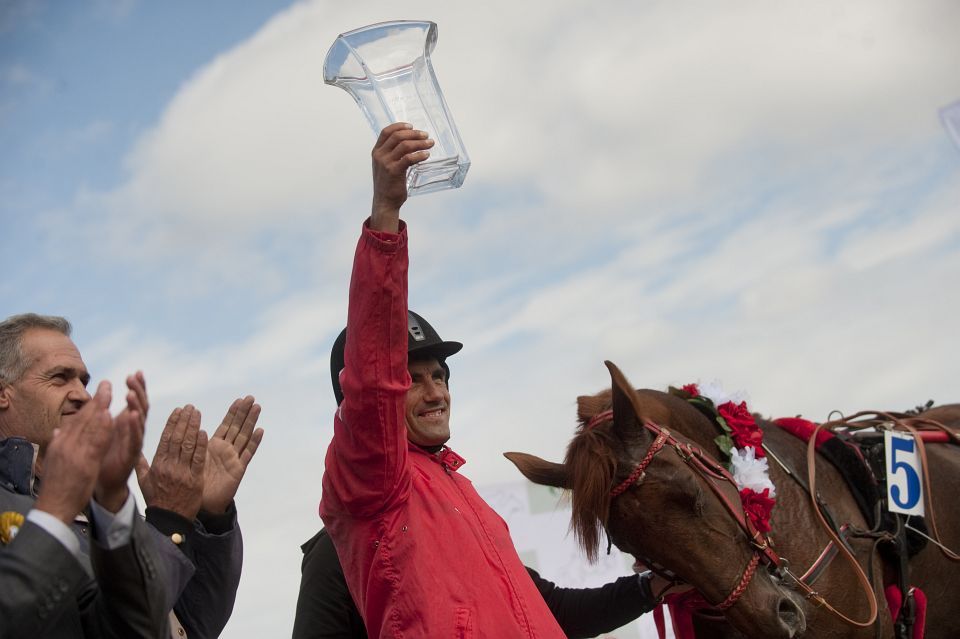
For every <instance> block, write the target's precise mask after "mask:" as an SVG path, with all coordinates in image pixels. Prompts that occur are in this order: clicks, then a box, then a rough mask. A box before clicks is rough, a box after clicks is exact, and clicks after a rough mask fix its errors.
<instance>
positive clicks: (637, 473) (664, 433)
mask: <svg viewBox="0 0 960 639" xmlns="http://www.w3.org/2000/svg"><path fill="white" fill-rule="evenodd" d="M669 436H670V431H668V430H667V429H666V428H664V429H662V430H661V431H660V434H659V435H657V438H656V439H655V440H654V441H653V444H652V445H651V446H650V448H649V449H648V450H647V454H646V455H644V456H643V459H641V460H640V463H639V464H637V467H636V468H634V469H633V472H632V473H630V476H629V477H627V478H626V479H624V480H623V481H622V482H621V483H620V484H619V485H618V486H617V487H616V488H614V489H613V490H611V491H610V497H611V499H612V498H614V497H618V496H620V494H621V493H623V492H624V491H626V490H627V489H628V488H630V486H633V483H634V482H635V481H637V479H639V478H640V477H641V476H642V475H643V471H644V470H646V468H647V466H649V465H650V462H652V461H653V458H654V456H655V455H656V454H657V453H659V452H660V449H661V448H663V443H664V442H665V441H667V438H668V437H669Z"/></svg>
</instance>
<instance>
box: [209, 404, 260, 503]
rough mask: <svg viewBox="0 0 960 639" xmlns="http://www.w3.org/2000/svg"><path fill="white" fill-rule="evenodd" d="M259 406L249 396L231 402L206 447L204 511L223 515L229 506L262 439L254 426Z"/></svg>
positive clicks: (258, 416) (258, 429)
mask: <svg viewBox="0 0 960 639" xmlns="http://www.w3.org/2000/svg"><path fill="white" fill-rule="evenodd" d="M259 418H260V405H259V404H255V403H254V399H253V397H252V396H250V395H247V396H246V397H244V398H243V399H237V400H234V402H233V403H232V404H231V405H230V409H229V410H228V411H227V414H226V415H225V416H224V417H223V421H222V422H221V423H220V427H219V428H217V431H216V432H215V433H214V434H213V437H211V438H210V442H209V445H208V446H207V463H206V468H205V470H204V477H203V509H204V510H206V511H208V512H211V513H223V512H225V511H226V510H227V507H229V506H230V502H231V501H233V498H234V496H235V495H236V494H237V489H238V488H239V487H240V480H242V479H243V475H244V473H245V472H246V471H247V466H248V465H249V464H250V460H251V459H253V456H254V454H255V453H256V452H257V447H258V446H260V441H261V440H262V439H263V429H262V428H257V429H254V427H255V426H256V425H257V420H258V419H259Z"/></svg>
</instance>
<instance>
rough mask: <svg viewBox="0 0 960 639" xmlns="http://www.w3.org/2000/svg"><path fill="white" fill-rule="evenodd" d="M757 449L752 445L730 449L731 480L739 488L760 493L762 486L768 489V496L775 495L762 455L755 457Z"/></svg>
mask: <svg viewBox="0 0 960 639" xmlns="http://www.w3.org/2000/svg"><path fill="white" fill-rule="evenodd" d="M756 453H757V451H755V450H754V448H753V446H747V447H746V448H743V449H740V448H731V449H730V464H731V466H733V480H734V481H735V482H737V486H739V487H740V488H741V489H743V488H749V489H751V490H752V491H753V492H755V493H762V492H763V489H764V488H769V489H770V493H769V495H770V498H771V499H772V498H773V497H776V495H777V491H776V488H775V487H774V485H773V482H772V481H770V475H769V467H768V465H767V460H766V458H764V457H761V458H760V459H757V456H756Z"/></svg>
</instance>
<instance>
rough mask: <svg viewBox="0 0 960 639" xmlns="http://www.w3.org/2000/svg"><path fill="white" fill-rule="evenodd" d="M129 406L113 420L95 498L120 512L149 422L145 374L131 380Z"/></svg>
mask: <svg viewBox="0 0 960 639" xmlns="http://www.w3.org/2000/svg"><path fill="white" fill-rule="evenodd" d="M127 389H128V391H127V405H126V407H124V409H123V410H122V411H120V414H118V415H117V416H116V417H114V418H113V429H112V430H113V438H112V440H111V442H110V446H109V448H108V449H107V451H106V454H105V455H104V457H103V461H102V462H101V465H100V475H99V476H98V477H97V485H96V490H95V491H94V497H95V498H96V500H97V503H98V504H100V505H101V506H103V507H104V508H106V509H107V510H109V511H110V512H117V511H118V510H120V508H121V506H123V504H124V502H125V501H126V500H127V495H128V494H129V491H128V490H127V480H128V479H129V478H130V471H132V470H133V468H134V465H135V464H136V463H137V460H138V459H139V458H140V457H141V452H140V451H141V449H142V447H143V432H144V428H145V426H146V422H147V411H148V410H149V407H150V405H149V402H148V401H147V382H146V380H145V379H144V377H143V373H142V372H141V371H137V372H136V374H134V375H129V376H128V377H127Z"/></svg>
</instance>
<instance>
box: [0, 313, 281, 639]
mask: <svg viewBox="0 0 960 639" xmlns="http://www.w3.org/2000/svg"><path fill="white" fill-rule="evenodd" d="M70 332H71V327H70V324H69V322H67V321H66V320H65V319H63V318H61V317H52V316H42V315H35V314H24V315H16V316H13V317H10V318H8V319H6V320H4V321H2V322H0V513H4V511H6V514H5V515H4V516H6V517H7V519H8V520H10V521H12V522H13V523H14V525H18V524H19V523H20V521H19V520H18V519H23V517H24V516H26V517H27V518H38V517H39V518H40V519H43V516H42V514H37V515H34V514H30V513H31V512H32V511H31V509H32V508H34V501H36V500H37V499H38V492H39V491H40V490H41V489H42V487H43V486H46V485H47V483H48V481H49V478H48V477H47V464H46V456H47V452H48V450H49V449H50V445H51V443H52V441H53V439H54V437H53V433H54V432H56V431H57V429H62V428H64V426H65V425H66V424H68V423H69V422H70V421H71V420H74V419H75V417H74V416H75V415H76V414H78V413H79V412H80V411H81V410H83V409H84V408H85V406H86V405H87V404H88V403H89V401H90V395H89V393H87V390H86V384H87V382H88V380H89V373H88V372H87V369H86V366H85V364H84V362H83V359H82V358H81V357H80V353H79V351H78V350H77V347H76V346H75V345H74V343H73V342H72V341H71V339H70ZM127 386H128V389H129V392H128V394H127V408H126V409H125V410H124V411H123V412H122V413H121V414H120V415H119V416H118V417H117V418H116V419H115V420H114V422H113V423H114V424H115V425H116V424H119V423H121V422H123V421H124V420H127V421H130V420H132V421H133V422H135V424H136V426H137V428H138V429H139V431H140V432H141V439H142V430H143V424H144V420H145V418H146V414H147V410H148V401H147V393H146V383H145V380H144V377H143V374H142V373H139V372H138V373H136V374H135V375H131V376H129V377H128V378H127ZM259 414H260V407H259V406H258V405H257V404H255V403H254V400H253V398H252V397H249V396H248V397H246V398H243V399H238V400H237V401H235V402H234V403H233V405H232V406H231V407H230V410H229V411H228V412H227V415H226V416H225V417H224V420H223V422H222V423H221V424H220V427H219V428H218V429H217V430H216V432H215V433H214V434H213V435H212V436H211V437H210V438H209V441H208V438H207V435H206V433H205V432H203V431H202V430H200V413H199V411H197V410H196V409H194V408H193V407H192V406H189V405H188V406H186V407H183V408H178V409H176V410H174V411H173V413H172V414H171V416H170V419H169V420H168V421H167V425H166V427H165V429H164V433H163V436H161V439H160V446H159V447H158V450H157V453H156V455H155V457H154V459H153V464H152V465H151V464H148V463H147V461H146V459H145V458H144V457H143V456H142V454H141V452H140V448H139V446H138V448H137V450H136V453H135V455H134V464H135V465H136V470H137V475H138V480H139V481H140V485H141V489H142V490H143V493H144V497H145V499H146V502H147V511H146V521H147V523H148V525H147V526H142V527H143V528H144V529H145V531H146V533H145V534H148V535H149V536H150V537H151V538H152V541H153V546H154V549H155V551H156V553H157V556H158V561H157V563H158V565H159V567H160V570H162V572H163V573H164V575H165V577H164V578H163V579H162V582H163V586H164V592H163V609H164V615H166V614H167V613H170V621H171V624H172V625H171V628H170V631H169V632H170V636H172V637H176V638H178V639H179V638H182V637H188V638H189V639H207V638H211V639H212V638H214V637H218V636H219V635H220V633H221V631H222V630H223V627H224V625H225V624H226V623H227V620H228V619H229V617H230V614H231V612H232V610H233V603H234V598H235V596H236V590H237V586H238V584H239V581H240V568H241V564H242V552H243V551H242V548H243V546H242V539H241V535H240V530H239V526H238V525H237V523H236V508H235V506H234V504H233V497H234V495H235V494H236V491H237V488H238V487H239V484H240V480H241V479H242V478H243V475H244V472H245V471H246V468H247V465H248V464H249V462H250V460H251V459H252V457H253V455H254V453H255V452H256V450H257V447H258V445H259V443H260V440H261V438H262V436H263V430H262V429H255V428H254V426H255V425H256V422H257V419H258V417H259ZM108 458H109V454H108ZM132 467H133V466H130V467H124V468H123V469H122V470H123V473H122V475H123V478H122V485H123V490H124V491H126V481H127V478H128V477H129V474H130V470H131V468H132ZM118 472H120V471H118ZM124 495H126V496H127V498H128V499H129V503H128V504H125V505H124V507H125V508H127V509H129V511H130V513H132V512H133V509H134V506H133V500H132V498H129V495H128V493H126V492H124ZM95 497H96V499H95V501H97V502H99V496H98V495H95ZM101 503H102V502H101ZM84 505H85V504H81V505H80V507H78V508H77V509H76V510H75V511H74V512H73V514H72V515H71V516H70V518H69V521H68V522H66V523H68V524H69V526H70V527H71V528H72V529H71V528H68V532H69V534H68V535H62V537H63V540H64V541H66V542H70V541H71V540H72V541H73V543H74V544H78V545H79V548H78V549H76V552H75V553H74V554H75V555H76V556H77V557H78V558H79V560H80V561H81V563H87V564H89V558H88V555H91V553H90V551H89V550H88V544H89V540H88V534H89V530H90V528H91V526H90V521H89V519H88V518H87V517H86V516H85V515H84V514H82V513H81V514H80V515H77V513H80V511H81V510H82V508H83V507H84ZM93 512H94V514H96V513H97V512H98V510H97V508H95V507H94V508H93ZM124 512H126V511H124ZM131 516H132V514H131ZM135 519H137V521H136V522H135V524H134V529H135V530H139V529H140V527H141V525H142V524H141V522H140V521H139V519H140V518H139V517H136V518H135ZM124 521H127V519H124ZM8 524H9V521H8ZM2 525H3V520H2V518H0V527H2ZM54 527H56V526H54ZM7 528H8V530H9V528H10V526H9V525H8V526H7ZM94 530H96V528H95V527H94ZM0 532H2V529H0ZM9 537H10V535H7V538H9ZM91 556H92V555H91ZM88 572H89V571H88ZM0 592H2V591H0ZM0 598H2V597H0ZM60 598H61V599H62V598H63V595H62V594H61V595H60ZM86 602H87V600H86V599H83V600H82V601H80V600H78V605H79V604H83V605H86ZM81 607H82V606H81ZM171 610H172V611H173V612H171ZM181 623H182V626H181V625H180V624H181ZM0 628H2V627H0ZM2 630H4V631H6V629H5V628H2ZM44 636H45V635H44ZM53 636H60V635H53ZM63 636H77V637H83V636H87V635H83V634H77V635H63ZM89 636H92V637H97V636H100V635H98V634H92V635H89ZM130 636H139V635H130ZM5 637H6V635H5V634H4V633H3V632H0V639H2V638H5Z"/></svg>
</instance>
